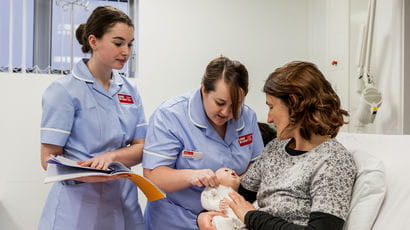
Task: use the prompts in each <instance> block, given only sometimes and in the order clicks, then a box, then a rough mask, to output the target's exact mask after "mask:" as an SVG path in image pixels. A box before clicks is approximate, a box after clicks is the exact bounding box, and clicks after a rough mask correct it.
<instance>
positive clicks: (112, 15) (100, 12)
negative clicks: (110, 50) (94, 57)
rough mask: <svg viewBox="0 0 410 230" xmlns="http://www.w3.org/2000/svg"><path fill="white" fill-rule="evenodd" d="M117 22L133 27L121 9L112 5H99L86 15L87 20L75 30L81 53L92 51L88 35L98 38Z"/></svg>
mask: <svg viewBox="0 0 410 230" xmlns="http://www.w3.org/2000/svg"><path fill="white" fill-rule="evenodd" d="M117 23H124V24H126V25H128V26H131V27H133V28H134V24H133V23H132V20H131V18H130V17H128V15H126V14H125V13H124V12H122V11H121V10H119V9H117V8H115V7H112V6H99V7H97V8H95V9H94V11H93V12H92V13H91V15H90V17H88V19H87V22H86V23H85V24H84V23H83V24H81V25H80V26H79V27H78V28H77V30H76V32H75V36H76V38H77V41H78V42H79V43H80V45H82V47H81V51H83V53H88V52H91V53H92V49H91V46H90V44H89V43H88V36H90V35H94V36H95V37H96V38H98V39H100V38H102V36H103V35H104V34H105V33H106V32H107V31H108V30H109V29H111V28H112V27H114V26H115V24H117Z"/></svg>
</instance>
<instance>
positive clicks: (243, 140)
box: [238, 133, 252, 146]
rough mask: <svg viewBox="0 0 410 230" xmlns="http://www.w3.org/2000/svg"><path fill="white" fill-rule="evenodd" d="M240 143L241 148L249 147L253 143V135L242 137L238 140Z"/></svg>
mask: <svg viewBox="0 0 410 230" xmlns="http://www.w3.org/2000/svg"><path fill="white" fill-rule="evenodd" d="M238 142H239V145H240V146H245V145H249V144H250V143H252V133H249V134H246V135H243V136H240V137H239V138H238Z"/></svg>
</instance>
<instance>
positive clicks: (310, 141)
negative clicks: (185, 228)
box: [198, 62, 357, 230]
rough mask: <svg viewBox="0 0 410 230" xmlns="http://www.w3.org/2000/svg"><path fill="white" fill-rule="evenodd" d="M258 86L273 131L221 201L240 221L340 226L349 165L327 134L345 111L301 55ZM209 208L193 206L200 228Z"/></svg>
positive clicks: (263, 225) (274, 228) (274, 227)
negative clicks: (235, 187)
mask: <svg viewBox="0 0 410 230" xmlns="http://www.w3.org/2000/svg"><path fill="white" fill-rule="evenodd" d="M263 91H264V93H265V94H266V104H267V105H268V107H269V111H268V122H269V123H272V124H273V125H274V126H275V128H276V131H277V138H276V139H274V140H273V141H271V142H270V143H269V144H268V145H267V146H266V147H265V150H264V152H263V153H262V154H261V156H260V158H259V159H258V160H257V161H256V162H255V163H254V164H253V165H252V166H251V168H250V169H249V170H248V171H247V172H246V174H245V176H244V177H243V178H242V180H241V185H240V187H239V190H238V193H237V192H232V193H230V195H229V196H230V198H231V200H232V201H229V206H230V207H231V208H232V210H233V211H234V212H235V213H236V215H237V216H238V217H239V219H240V220H241V221H242V222H244V223H245V225H246V227H247V228H248V229H258V230H264V229H269V230H278V229H283V230H290V229H315V230H325V229H326V230H331V229H342V228H343V225H344V222H345V220H346V217H347V214H348V211H349V206H350V201H351V197H352V189H353V185H354V180H355V176H356V172H357V171H356V165H355V163H354V160H353V156H352V154H351V153H349V152H348V151H347V150H346V148H344V147H343V145H342V144H340V143H339V142H338V141H337V140H336V139H335V137H336V135H337V133H338V131H339V129H340V127H341V126H342V125H343V124H345V123H346V122H345V121H344V117H343V116H347V115H348V113H347V112H346V111H345V110H343V109H341V108H340V100H339V97H338V96H337V95H336V93H335V91H334V90H333V89H332V87H331V85H330V83H329V82H328V81H327V80H326V79H325V77H324V76H323V74H322V73H321V72H320V71H319V70H318V69H317V67H316V66H315V65H314V64H312V63H307V62H291V63H289V64H287V65H285V66H283V67H280V68H278V69H276V70H275V71H274V72H273V73H272V74H270V76H269V77H268V79H267V80H266V82H265V85H264V88H263ZM255 200H257V202H258V209H257V210H256V208H255V207H254V206H253V205H252V204H251V203H252V202H253V201H255ZM215 215H219V214H217V213H216V212H204V213H201V214H200V215H199V216H198V225H199V227H200V229H202V230H210V229H215V228H214V226H212V223H211V221H210V220H211V219H212V218H213V217H214V216H215Z"/></svg>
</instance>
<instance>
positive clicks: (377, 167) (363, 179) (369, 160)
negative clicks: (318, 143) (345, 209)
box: [337, 135, 387, 230]
mask: <svg viewBox="0 0 410 230" xmlns="http://www.w3.org/2000/svg"><path fill="white" fill-rule="evenodd" d="M337 139H338V140H339V141H340V142H341V143H342V144H343V145H344V146H345V147H346V148H347V149H348V150H349V151H350V152H351V153H352V154H353V156H354V160H355V162H356V166H357V176H356V181H355V184H354V187H353V196H352V201H351V203H350V210H349V214H348V217H347V219H346V223H345V226H344V228H343V229H345V230H347V229H349V230H369V229H372V226H373V224H374V222H375V220H376V217H377V215H378V213H379V211H380V207H381V205H382V203H383V200H384V197H385V194H386V189H387V186H386V180H385V169H384V165H383V163H382V161H381V160H379V159H377V158H376V157H374V156H373V155H371V154H369V153H367V152H366V151H365V150H364V149H363V147H365V146H361V145H358V142H357V141H356V140H354V138H350V137H349V136H344V135H343V136H341V137H340V136H339V137H338V138H337Z"/></svg>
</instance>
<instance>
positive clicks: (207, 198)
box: [201, 168, 246, 230]
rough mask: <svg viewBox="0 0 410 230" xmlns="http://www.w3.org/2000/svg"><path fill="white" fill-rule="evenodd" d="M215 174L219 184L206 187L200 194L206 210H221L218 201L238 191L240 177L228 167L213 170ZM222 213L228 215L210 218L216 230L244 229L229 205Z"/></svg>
mask: <svg viewBox="0 0 410 230" xmlns="http://www.w3.org/2000/svg"><path fill="white" fill-rule="evenodd" d="M215 175H216V177H217V178H218V180H219V186H217V187H214V188H212V187H206V188H205V190H204V191H203V192H202V194H201V204H202V207H203V208H204V209H206V210H208V211H211V210H212V211H219V212H222V210H221V208H220V201H221V200H223V199H224V198H227V199H230V198H229V196H228V194H229V193H231V192H233V191H238V188H239V184H240V177H239V176H238V175H237V174H236V173H235V171H233V170H232V169H229V168H220V169H218V170H217V171H216V172H215ZM223 213H224V214H225V215H226V216H228V217H222V216H215V217H214V218H213V219H212V225H213V226H214V227H215V228H216V229H217V230H237V229H246V228H245V225H244V224H243V223H242V222H241V221H240V220H239V218H238V217H237V216H236V214H235V213H234V212H233V210H232V209H231V208H230V207H227V208H226V209H225V210H224V211H223Z"/></svg>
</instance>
